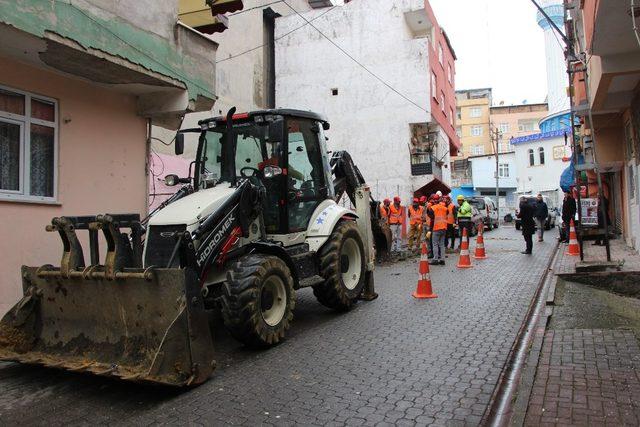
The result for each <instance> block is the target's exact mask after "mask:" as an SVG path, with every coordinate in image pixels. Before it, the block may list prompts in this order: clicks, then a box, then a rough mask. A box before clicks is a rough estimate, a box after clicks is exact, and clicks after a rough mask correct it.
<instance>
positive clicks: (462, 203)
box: [457, 194, 473, 249]
mask: <svg viewBox="0 0 640 427" xmlns="http://www.w3.org/2000/svg"><path fill="white" fill-rule="evenodd" d="M457 200H458V231H459V232H460V243H458V249H460V247H461V246H462V230H463V229H464V228H466V229H467V236H471V230H472V229H473V222H472V221H471V217H472V216H473V211H472V209H471V204H469V202H467V201H466V200H465V199H464V196H463V195H462V194H461V195H459V196H458V197H457Z"/></svg>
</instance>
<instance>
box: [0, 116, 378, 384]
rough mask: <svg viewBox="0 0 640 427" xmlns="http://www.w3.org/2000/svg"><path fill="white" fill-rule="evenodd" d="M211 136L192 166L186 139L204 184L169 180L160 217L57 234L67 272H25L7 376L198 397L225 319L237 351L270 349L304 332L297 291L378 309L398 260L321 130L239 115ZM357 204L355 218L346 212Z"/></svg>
mask: <svg viewBox="0 0 640 427" xmlns="http://www.w3.org/2000/svg"><path fill="white" fill-rule="evenodd" d="M198 125H199V127H197V128H194V129H186V130H182V131H179V133H178V134H177V135H176V139H175V150H176V154H181V153H182V152H183V150H184V144H185V135H186V134H189V133H196V134H197V135H198V146H197V154H196V159H195V161H194V163H193V165H192V166H193V168H192V173H191V172H190V175H193V176H190V177H182V178H181V177H178V176H176V175H168V176H167V177H166V178H165V180H166V183H167V184H169V185H179V184H184V185H183V186H182V187H181V188H180V190H179V191H178V192H176V194H175V195H174V196H173V197H171V198H170V199H169V200H168V201H167V202H165V203H163V204H162V205H161V207H160V209H158V210H156V211H155V212H153V213H152V214H151V215H150V217H148V218H146V219H143V220H141V219H140V216H139V215H134V214H103V215H97V216H84V217H72V216H65V217H57V218H53V220H52V221H51V224H50V225H48V226H47V227H46V229H47V231H50V232H56V233H58V234H59V236H60V238H61V239H62V243H63V255H62V260H61V263H60V266H56V267H54V266H52V265H43V266H38V267H27V266H24V267H23V268H22V280H23V292H24V297H23V298H22V299H21V300H20V301H19V302H18V303H17V304H16V305H15V306H14V307H13V308H12V309H11V310H10V311H9V312H8V313H7V314H6V315H5V316H4V318H3V319H2V321H1V322H0V360H9V361H17V362H21V363H27V364H39V365H45V366H50V367H57V368H61V369H67V370H71V371H78V372H89V373H93V374H97V375H105V376H114V377H118V378H121V379H124V380H130V381H136V382H150V383H156V384H167V385H173V386H188V385H195V384H199V383H202V382H204V381H206V380H207V378H209V377H210V375H211V374H212V372H213V370H214V369H215V362H214V360H215V352H214V343H213V340H212V335H213V334H212V331H211V329H210V328H211V326H210V325H211V322H210V315H211V313H213V312H214V311H215V310H219V312H220V313H221V315H222V319H223V323H224V326H225V328H226V329H228V331H229V332H230V334H231V335H232V336H233V337H235V338H236V339H237V340H239V341H241V342H242V343H244V344H245V345H247V346H251V347H269V346H272V345H275V344H278V343H279V342H281V341H282V340H283V338H284V337H285V334H286V333H287V330H288V329H289V328H290V326H291V322H292V319H293V311H294V306H295V301H296V298H295V291H296V290H297V289H300V288H304V287H312V288H313V293H314V295H315V296H316V298H317V300H318V301H319V302H320V303H321V304H323V305H325V306H327V307H329V308H331V309H334V310H338V311H347V310H349V309H350V308H351V307H352V306H353V305H354V304H355V303H356V301H357V300H358V299H365V300H371V299H374V298H375V297H376V296H377V294H376V293H375V291H374V281H373V270H374V264H375V256H376V250H377V251H378V253H381V252H384V251H386V250H387V249H388V247H389V241H390V233H389V229H388V226H387V225H386V224H385V222H384V221H383V220H382V219H381V218H380V216H379V204H378V202H377V201H375V200H373V199H372V197H371V195H370V191H369V188H368V187H367V185H366V184H365V181H364V179H363V177H362V174H361V173H360V171H359V170H358V168H357V167H356V166H355V165H354V163H353V161H352V159H351V157H350V156H349V155H348V154H347V153H346V152H344V151H340V152H334V153H333V154H332V155H329V154H328V152H327V147H326V138H325V133H324V132H325V131H326V130H327V129H329V123H328V122H327V120H326V119H325V118H324V117H322V116H321V115H319V114H316V113H312V112H308V111H299V110H287V109H274V110H261V111H254V112H251V113H242V114H235V109H232V110H231V111H229V113H228V114H227V115H226V116H221V117H214V118H210V119H206V120H202V121H200V122H199V123H198ZM347 198H348V199H349V202H350V205H352V206H354V209H350V208H347V207H344V206H342V205H341V204H339V203H337V201H339V200H345V201H346V199H347ZM345 204H346V203H345ZM79 230H84V231H88V233H89V252H90V254H89V255H90V262H89V263H85V257H84V253H83V248H82V245H81V244H80V240H79V239H78V234H77V233H76V232H77V231H79ZM99 233H102V234H103V236H104V237H103V239H102V240H103V241H104V242H106V245H104V244H102V245H101V244H100V243H99V242H100V240H101V239H99ZM104 246H106V253H105V257H104V261H103V263H100V261H101V260H100V252H101V249H102V250H103V251H104Z"/></svg>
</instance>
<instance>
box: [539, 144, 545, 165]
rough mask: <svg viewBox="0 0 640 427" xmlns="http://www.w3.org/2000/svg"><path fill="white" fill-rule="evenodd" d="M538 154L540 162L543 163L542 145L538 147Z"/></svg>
mask: <svg viewBox="0 0 640 427" xmlns="http://www.w3.org/2000/svg"><path fill="white" fill-rule="evenodd" d="M538 154H539V155H540V164H541V165H544V147H540V148H538Z"/></svg>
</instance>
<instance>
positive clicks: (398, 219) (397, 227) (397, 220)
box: [389, 196, 404, 254]
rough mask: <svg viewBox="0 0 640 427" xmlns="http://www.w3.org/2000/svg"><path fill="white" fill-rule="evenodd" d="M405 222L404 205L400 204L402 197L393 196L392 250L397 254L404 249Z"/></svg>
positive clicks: (391, 212)
mask: <svg viewBox="0 0 640 427" xmlns="http://www.w3.org/2000/svg"><path fill="white" fill-rule="evenodd" d="M403 222H404V207H403V206H402V205H401V204H400V197H398V196H396V197H394V198H393V204H392V205H390V206H389V226H390V228H391V236H392V243H391V252H395V253H396V254H397V253H399V252H401V251H402V223H403Z"/></svg>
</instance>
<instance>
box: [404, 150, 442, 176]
mask: <svg viewBox="0 0 640 427" xmlns="http://www.w3.org/2000/svg"><path fill="white" fill-rule="evenodd" d="M411 175H413V176H423V175H433V176H435V177H437V178H442V166H441V165H440V164H439V163H438V162H436V161H435V160H434V159H433V157H432V155H431V154H430V153H426V152H425V153H419V152H418V153H415V154H412V155H411Z"/></svg>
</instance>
